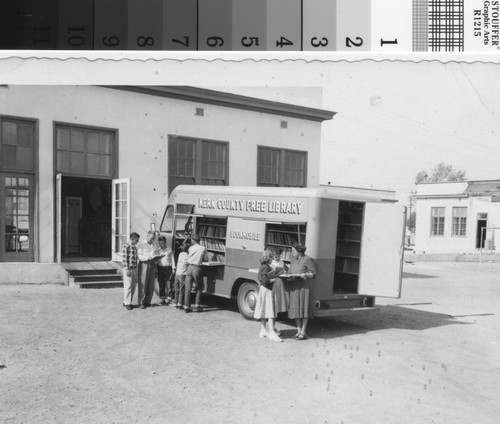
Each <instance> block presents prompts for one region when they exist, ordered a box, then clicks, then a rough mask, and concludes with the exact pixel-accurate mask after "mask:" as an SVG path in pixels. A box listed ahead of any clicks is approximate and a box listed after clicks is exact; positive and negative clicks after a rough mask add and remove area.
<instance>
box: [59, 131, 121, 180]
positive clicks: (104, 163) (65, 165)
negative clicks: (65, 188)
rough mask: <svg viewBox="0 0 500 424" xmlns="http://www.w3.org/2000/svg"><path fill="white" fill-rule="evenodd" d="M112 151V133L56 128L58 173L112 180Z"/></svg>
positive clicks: (113, 135)
mask: <svg viewBox="0 0 500 424" xmlns="http://www.w3.org/2000/svg"><path fill="white" fill-rule="evenodd" d="M115 150H116V147H115V134H114V132H113V131H103V130H96V129H91V128H82V127H70V126H57V129H56V151H57V172H60V173H63V174H66V175H80V176H86V177H108V178H113V176H114V157H115Z"/></svg>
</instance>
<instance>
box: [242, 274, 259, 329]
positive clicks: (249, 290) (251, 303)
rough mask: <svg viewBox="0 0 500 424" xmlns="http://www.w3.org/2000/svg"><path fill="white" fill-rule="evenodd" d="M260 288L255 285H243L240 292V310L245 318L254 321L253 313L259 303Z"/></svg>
mask: <svg viewBox="0 0 500 424" xmlns="http://www.w3.org/2000/svg"><path fill="white" fill-rule="evenodd" d="M258 292H259V286H258V285H257V284H255V283H250V282H246V283H243V284H242V285H241V287H240V289H239V290H238V298H237V301H238V309H239V311H240V314H241V315H242V316H243V318H245V319H248V320H253V319H254V317H253V311H254V310H255V304H256V303H257V293H258Z"/></svg>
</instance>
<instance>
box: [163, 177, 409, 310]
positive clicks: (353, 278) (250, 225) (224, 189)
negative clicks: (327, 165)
mask: <svg viewBox="0 0 500 424" xmlns="http://www.w3.org/2000/svg"><path fill="white" fill-rule="evenodd" d="M405 220H406V208H404V207H401V206H398V205H397V203H396V200H395V199H394V192H392V191H385V190H372V189H361V188H351V187H338V186H330V185H328V186H319V187H315V188H282V187H236V186H206V185H204V186H196V185H180V186H178V187H177V188H176V189H174V190H173V192H172V193H171V195H170V197H169V201H168V205H167V207H166V210H165V213H164V216H163V219H162V223H161V226H160V232H161V233H162V235H164V236H166V238H167V243H168V245H169V246H171V247H172V249H173V250H174V252H175V254H176V257H177V255H178V253H179V247H180V246H181V244H183V243H184V242H186V241H187V239H188V238H189V237H190V235H191V234H195V233H196V234H198V235H199V236H200V237H201V240H200V243H201V244H202V245H204V246H205V247H206V248H207V254H208V257H207V259H208V260H207V261H206V262H204V263H203V266H204V276H205V277H204V278H205V289H206V292H207V293H209V294H214V295H218V296H223V297H226V298H230V299H234V298H236V300H237V304H238V308H239V311H240V313H241V314H242V315H243V317H244V318H246V319H253V309H254V306H255V302H256V297H257V292H258V280H257V269H258V267H259V258H260V257H261V256H262V252H263V251H264V249H266V248H267V249H269V250H272V251H274V252H277V253H279V254H280V256H281V259H282V260H283V261H284V262H285V263H287V262H288V263H289V262H290V259H291V246H292V244H293V243H296V242H300V243H302V244H304V245H305V246H306V248H307V251H306V254H307V255H308V256H310V257H311V258H312V259H313V260H314V261H315V262H316V266H317V274H316V278H315V279H314V281H313V284H312V287H313V288H312V291H311V295H310V298H311V305H310V306H311V308H312V310H313V317H324V318H327V317H332V316H336V315H340V314H345V313H348V312H351V311H362V310H374V309H375V308H376V307H375V297H376V296H381V297H395V298H399V297H400V294H401V278H402V265H403V246H404V228H405Z"/></svg>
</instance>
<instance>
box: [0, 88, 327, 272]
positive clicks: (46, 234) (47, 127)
mask: <svg viewBox="0 0 500 424" xmlns="http://www.w3.org/2000/svg"><path fill="white" fill-rule="evenodd" d="M333 115H334V112H330V111H326V110H322V109H316V108H311V107H304V106H300V105H292V104H287V103H279V102H274V101H269V100H263V99H259V98H253V97H248V96H240V95H234V94H229V93H224V92H221V91H214V90H207V89H200V88H195V87H142V86H141V87H139V86H113V87H102V86H2V87H0V126H1V131H0V157H1V161H0V238H1V239H2V240H3V242H2V243H0V275H1V277H0V278H1V279H2V280H3V281H4V282H5V281H32V280H36V281H38V282H44V281H51V282H54V281H58V280H61V279H64V277H63V276H64V264H65V263H68V262H72V261H110V260H118V259H119V255H118V253H119V251H120V248H121V245H122V244H123V242H124V241H125V240H126V239H127V238H128V234H129V233H130V231H137V232H138V233H140V234H141V235H144V234H145V233H146V231H147V230H149V229H150V228H152V227H154V226H159V223H160V221H161V218H162V214H163V211H164V207H165V205H166V202H167V198H168V195H169V192H170V191H171V190H172V189H173V188H174V187H175V186H176V185H178V184H217V185H248V186H260V185H262V186H269V185H271V186H292V187H306V186H308V187H311V186H316V185H318V184H319V164H320V141H321V122H323V121H324V120H328V119H332V117H333ZM20 262H23V263H27V264H26V265H23V266H22V267H20V266H19V263H20ZM28 264H29V265H28Z"/></svg>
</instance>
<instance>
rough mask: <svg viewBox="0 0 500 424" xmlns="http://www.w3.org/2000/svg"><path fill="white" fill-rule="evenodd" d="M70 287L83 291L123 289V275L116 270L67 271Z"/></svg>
mask: <svg viewBox="0 0 500 424" xmlns="http://www.w3.org/2000/svg"><path fill="white" fill-rule="evenodd" d="M66 271H67V272H68V281H69V286H70V287H79V288H81V289H97V288H99V289H103V288H111V287H123V281H122V275H121V273H120V272H119V270H118V269H116V268H107V269H90V268H89V269H67V270H66Z"/></svg>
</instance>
